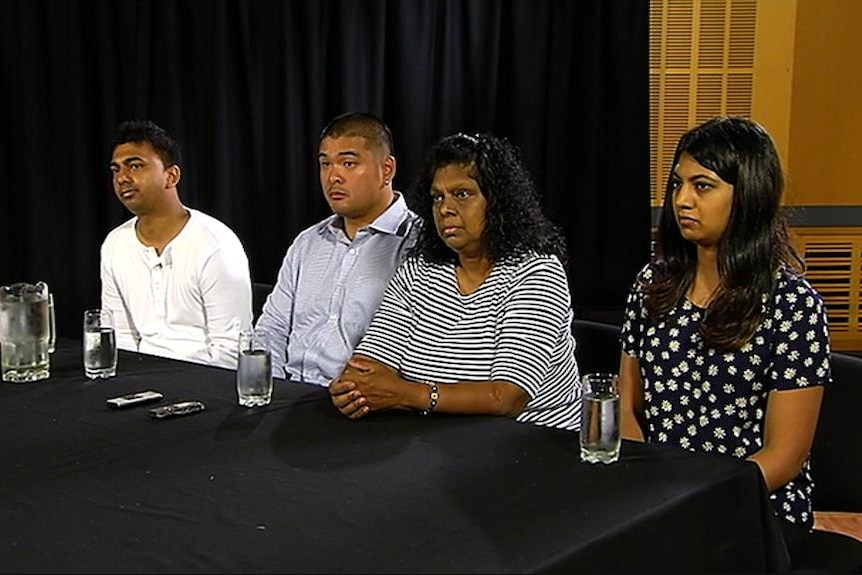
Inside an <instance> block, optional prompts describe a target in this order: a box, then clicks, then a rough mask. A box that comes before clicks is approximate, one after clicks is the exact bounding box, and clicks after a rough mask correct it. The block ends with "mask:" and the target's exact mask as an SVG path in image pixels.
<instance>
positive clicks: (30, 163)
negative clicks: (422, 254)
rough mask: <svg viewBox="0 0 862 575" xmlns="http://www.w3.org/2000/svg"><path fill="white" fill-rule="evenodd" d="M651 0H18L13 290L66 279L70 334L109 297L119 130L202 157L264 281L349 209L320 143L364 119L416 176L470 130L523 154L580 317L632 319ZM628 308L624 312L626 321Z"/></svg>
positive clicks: (193, 192) (2, 240) (65, 322)
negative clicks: (381, 124) (331, 198)
mask: <svg viewBox="0 0 862 575" xmlns="http://www.w3.org/2000/svg"><path fill="white" fill-rule="evenodd" d="M648 12H649V6H648V2H646V1H645V0H643V1H637V0H579V1H577V2H575V1H571V0H391V1H385V0H365V1H362V0H342V1H334V0H329V1H327V0H319V1H312V0H308V1H303V0H295V1H266V0H255V1H240V0H203V1H191V0H186V1H182V0H177V1H149V2H148V1H144V0H141V1H135V2H132V1H121V0H119V1H96V0H90V1H84V0H81V1H68V0H66V1H62V0H12V2H7V3H4V4H3V6H2V7H0V46H2V54H0V57H2V61H0V64H2V74H3V88H2V90H0V106H2V113H0V122H2V124H0V129H2V137H0V141H2V146H3V148H2V152H0V162H2V163H0V170H2V171H0V173H2V174H3V176H4V179H3V182H2V184H0V186H2V188H0V284H2V285H6V284H9V283H12V282H16V281H27V282H36V281H38V280H43V281H46V282H47V283H48V284H49V285H50V286H51V288H52V291H53V292H54V296H55V300H56V306H57V321H58V328H59V332H60V333H61V335H70V336H77V335H78V332H79V330H80V320H81V312H82V310H83V309H84V308H86V307H96V306H98V305H99V289H100V283H99V246H100V244H101V242H102V239H103V238H104V236H105V234H107V232H108V231H109V230H110V229H111V228H113V227H114V226H116V225H118V224H119V223H121V222H123V221H125V220H126V219H127V218H129V217H130V216H131V214H129V213H128V212H126V211H125V209H124V208H123V207H122V205H121V204H120V203H119V201H118V200H117V199H116V198H115V197H114V195H113V191H112V189H111V183H110V177H109V172H108V168H107V166H108V162H109V160H110V155H111V147H110V142H111V138H112V135H113V132H114V129H115V127H116V125H117V123H118V122H119V121H121V120H125V119H152V120H154V121H155V122H156V123H158V124H160V125H162V126H163V127H165V128H166V129H167V130H168V131H170V132H171V133H172V134H173V135H174V137H175V138H176V139H177V140H178V141H179V143H180V145H181V147H182V150H183V155H184V158H183V163H182V169H183V176H182V181H181V182H180V186H179V189H180V197H181V198H182V200H183V202H184V203H185V204H186V205H187V206H189V207H194V208H197V209H200V210H202V211H204V212H207V213H209V214H211V215H213V216H215V217H217V218H219V219H221V220H222V221H224V222H225V223H226V224H228V225H229V226H230V227H232V228H233V229H234V230H235V231H236V233H237V234H238V235H239V237H240V239H241V240H242V241H243V243H244V245H245V247H246V251H247V252H248V255H249V258H250V261H251V267H252V269H251V272H252V278H253V279H254V280H255V281H262V282H269V283H271V282H274V281H275V277H276V273H277V270H278V268H279V265H280V263H281V260H282V257H283V256H284V252H285V250H286V249H287V246H288V245H289V244H290V242H291V241H292V240H293V238H294V237H295V236H296V234H297V233H298V232H299V231H300V230H301V229H303V228H304V227H306V226H308V225H310V224H312V223H313V222H316V221H317V220H319V219H321V218H323V217H324V216H326V215H327V214H328V213H329V210H328V207H327V205H326V202H325V201H324V199H323V196H322V193H321V191H320V184H319V180H318V173H317V160H316V154H317V138H318V134H319V132H320V130H321V128H322V127H323V125H324V124H325V123H326V121H327V120H329V119H330V118H331V117H333V116H334V115H336V114H339V113H341V112H344V111H347V110H365V111H371V112H373V113H376V114H378V115H380V116H381V117H383V118H384V120H386V121H387V123H389V125H390V127H391V128H392V131H393V134H394V137H395V147H396V157H397V160H398V172H397V175H396V178H395V184H396V187H397V188H399V189H405V188H407V187H408V185H409V184H410V182H411V180H412V178H413V177H414V175H415V174H416V172H417V170H418V169H419V166H420V164H421V160H422V157H423V154H424V151H425V150H426V149H427V148H428V146H430V145H431V144H432V143H433V142H434V141H435V140H436V139H438V138H439V137H441V136H443V135H446V134H449V133H452V132H455V131H470V132H475V131H489V132H493V133H495V134H498V135H502V136H506V137H508V138H509V139H510V140H511V141H512V142H513V143H515V144H516V145H517V146H518V147H519V148H520V149H521V151H522V154H523V157H524V160H525V162H526V164H527V165H528V167H529V168H530V170H531V172H532V174H533V176H534V178H535V180H536V183H537V185H538V187H539V190H540V192H541V193H542V196H543V201H544V205H545V207H546V210H547V211H548V213H549V215H550V216H551V217H552V218H553V219H554V220H555V221H556V222H557V223H559V224H560V225H561V226H562V227H563V229H564V231H565V234H566V237H567V239H568V245H569V250H570V257H571V261H570V264H569V276H570V282H571V285H572V290H573V299H574V305H575V308H576V313H578V315H580V316H582V317H588V316H589V315H590V314H591V313H592V314H595V313H599V312H601V313H606V316H605V317H610V318H611V319H616V315H615V314H616V313H618V312H619V310H620V309H621V308H622V306H623V303H624V301H625V294H626V291H627V289H628V286H629V284H630V282H631V281H632V279H633V277H634V274H635V273H636V271H637V270H638V269H639V267H640V266H641V265H642V264H643V263H645V262H646V260H647V258H648V256H649V239H650V238H649V234H650V206H649V141H648V134H649V89H648V20H649V13H648ZM607 314H610V315H607Z"/></svg>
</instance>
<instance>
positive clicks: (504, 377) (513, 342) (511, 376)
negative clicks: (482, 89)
mask: <svg viewBox="0 0 862 575" xmlns="http://www.w3.org/2000/svg"><path fill="white" fill-rule="evenodd" d="M413 193H414V198H413V204H414V205H413V209H414V211H416V212H417V213H418V214H419V215H420V216H421V217H422V218H423V220H424V222H425V226H424V229H423V230H422V232H421V234H420V238H419V241H418V244H417V246H416V249H415V250H414V254H413V255H412V257H410V258H409V259H408V260H407V261H405V262H404V264H402V265H401V267H400V268H399V269H398V270H397V271H396V273H395V275H394V276H393V278H392V280H391V281H390V282H389V285H388V287H387V289H386V292H385V294H384V296H383V301H382V303H381V304H380V307H379V308H378V310H377V313H376V314H375V316H374V319H373V320H372V322H371V325H370V326H369V328H368V331H367V332H366V334H365V336H364V337H363V339H362V341H361V342H360V343H359V345H358V347H357V348H356V350H355V352H354V354H353V356H352V357H351V359H350V361H349V362H348V364H347V366H346V367H345V369H344V371H343V372H342V373H341V375H340V376H339V377H337V378H336V379H334V380H333V381H332V382H331V383H330V385H329V392H330V394H331V396H332V402H333V404H334V405H335V407H336V408H338V410H339V411H341V413H343V414H344V415H346V416H348V417H350V418H353V419H358V418H361V417H363V416H365V415H368V414H369V413H371V412H372V411H379V410H387V409H410V410H417V411H421V412H423V413H426V414H427V413H430V412H432V411H439V412H446V413H473V414H490V415H500V416H507V417H513V418H516V419H517V420H518V421H523V422H529V423H534V424H536V425H544V426H550V427H558V428H563V429H572V430H575V429H578V428H579V426H580V400H581V385H580V379H579V375H578V366H577V363H576V361H575V356H574V349H575V340H574V337H573V335H572V330H571V320H572V306H571V296H570V293H569V286H568V281H567V277H566V271H565V267H564V266H565V263H566V249H565V239H564V237H563V235H562V233H561V232H560V231H559V229H558V228H557V227H556V226H555V225H554V224H553V223H552V222H551V221H550V220H548V218H547V217H546V216H545V215H544V214H543V213H542V209H541V207H540V204H539V199H538V195H537V193H536V190H535V187H534V185H533V182H532V179H531V178H530V175H529V173H528V172H527V170H526V169H525V167H524V166H523V164H522V162H521V160H520V157H519V154H518V151H517V150H516V149H515V147H514V146H512V144H510V143H509V142H508V141H507V140H505V139H503V138H497V137H494V136H492V135H487V134H481V135H476V136H470V135H466V134H456V135H453V136H448V137H446V138H443V139H442V140H440V141H439V142H438V143H437V144H436V145H434V146H433V147H432V148H431V150H430V151H429V152H428V155H427V157H426V160H425V166H424V168H423V171H422V173H421V175H420V177H419V178H418V180H417V182H416V185H415V186H414V189H413ZM432 223H433V226H432V225H431V224H432Z"/></svg>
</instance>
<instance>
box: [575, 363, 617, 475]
mask: <svg viewBox="0 0 862 575" xmlns="http://www.w3.org/2000/svg"><path fill="white" fill-rule="evenodd" d="M582 383H583V386H584V394H583V398H582V399H581V433H580V445H581V461H585V462H587V463H613V462H615V461H616V460H617V459H619V457H620V394H619V390H618V388H617V376H616V374H612V373H588V374H587V375H585V376H584V377H583V379H582Z"/></svg>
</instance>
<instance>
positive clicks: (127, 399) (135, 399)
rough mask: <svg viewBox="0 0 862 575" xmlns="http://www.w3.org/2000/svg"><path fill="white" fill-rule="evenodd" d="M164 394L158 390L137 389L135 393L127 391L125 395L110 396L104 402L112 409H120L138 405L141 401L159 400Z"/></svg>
mask: <svg viewBox="0 0 862 575" xmlns="http://www.w3.org/2000/svg"><path fill="white" fill-rule="evenodd" d="M163 397H164V396H163V395H162V394H161V393H159V392H158V391H152V390H149V389H148V390H147V391H139V392H137V393H129V394H127V395H121V396H119V397H112V398H110V399H106V400H105V403H107V404H108V407H111V408H113V409H122V408H124V407H131V406H133V405H140V404H142V403H151V402H153V401H159V400H160V399H162V398H163Z"/></svg>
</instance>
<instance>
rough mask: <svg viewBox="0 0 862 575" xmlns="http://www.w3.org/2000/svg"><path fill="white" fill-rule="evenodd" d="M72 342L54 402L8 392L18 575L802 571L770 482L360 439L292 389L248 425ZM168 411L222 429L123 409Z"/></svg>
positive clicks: (472, 422)
mask: <svg viewBox="0 0 862 575" xmlns="http://www.w3.org/2000/svg"><path fill="white" fill-rule="evenodd" d="M79 346H80V344H79V342H76V341H70V340H63V339H61V340H60V342H59V344H58V350H57V352H56V353H55V354H54V356H53V357H52V365H51V372H52V377H51V379H49V380H45V381H41V382H34V383H28V384H12V383H2V384H0V452H2V464H0V530H2V532H0V571H3V572H18V573H21V572H89V573H95V572H111V573H116V572H162V573H176V572H214V573H215V572H218V573H224V572H234V573H239V572H242V573H255V572H278V573H285V572H309V573H312V572H326V573H387V572H389V573H479V572H481V573H493V572H500V573H522V572H524V573H526V572H567V573H573V572H575V571H578V572H589V571H596V572H602V573H614V572H638V573H642V572H667V571H681V572H682V571H684V572H697V573H704V572H724V573H727V572H745V571H747V572H766V571H775V570H779V571H780V570H784V569H786V566H787V564H786V556H785V550H784V546H783V543H782V542H781V540H780V535H779V532H778V527H777V523H776V522H775V519H774V517H773V515H772V512H771V509H770V507H769V502H768V500H767V497H766V492H765V489H764V486H763V482H762V480H761V478H760V474H759V472H758V470H757V467H756V466H755V465H754V464H752V463H748V462H744V461H739V460H735V459H732V458H729V457H721V456H711V455H703V454H692V453H688V452H686V451H683V450H679V449H672V448H667V447H664V446H655V445H643V444H639V443H634V442H624V444H623V447H622V456H621V459H620V461H619V462H618V463H617V464H614V465H609V466H605V465H589V464H584V463H581V462H580V461H579V460H578V448H577V436H576V434H575V433H571V432H565V431H560V430H553V429H545V428H540V427H536V426H533V425H528V424H522V423H518V422H515V421H513V420H509V419H504V418H494V417H485V416H447V415H442V414H434V415H430V416H422V415H420V414H417V413H406V412H400V413H399V412H393V413H382V414H374V415H372V416H370V417H367V418H365V419H364V420H361V421H351V420H348V419H346V418H344V417H342V416H341V415H340V414H339V413H337V412H336V411H335V409H334V408H333V407H332V406H331V404H330V403H329V398H328V395H327V392H326V390H325V389H322V388H319V387H316V386H309V385H305V384H301V383H295V382H285V381H281V380H276V386H275V392H274V395H273V402H272V404H271V405H270V406H268V407H266V408H258V409H251V410H249V409H246V408H241V407H239V406H238V405H237V403H236V389H235V385H234V377H235V374H234V372H233V371H230V370H225V369H220V368H213V367H207V366H202V365H197V364H192V363H186V362H179V361H173V360H168V359H164V358H157V357H152V356H146V355H140V354H134V353H129V352H120V360H119V368H118V376H117V377H115V378H112V379H109V380H97V381H89V380H87V379H86V378H85V377H84V376H83V368H82V365H81V353H80V347H79ZM144 389H154V390H158V391H161V392H162V393H163V394H164V395H165V399H164V400H163V401H162V403H168V402H172V401H178V400H183V399H198V400H201V401H203V402H204V403H205V404H206V411H204V412H202V413H197V414H194V415H189V416H185V417H179V418H173V419H165V420H155V419H151V418H149V417H148V415H147V410H148V406H140V407H133V408H129V409H126V410H112V409H109V408H108V407H107V406H106V405H105V399H106V398H108V397H113V396H117V395H121V394H124V393H130V392H133V391H140V390H144Z"/></svg>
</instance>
